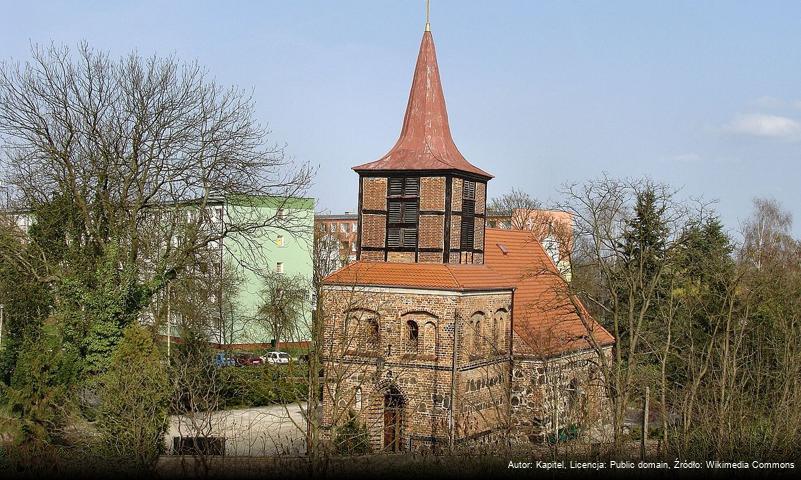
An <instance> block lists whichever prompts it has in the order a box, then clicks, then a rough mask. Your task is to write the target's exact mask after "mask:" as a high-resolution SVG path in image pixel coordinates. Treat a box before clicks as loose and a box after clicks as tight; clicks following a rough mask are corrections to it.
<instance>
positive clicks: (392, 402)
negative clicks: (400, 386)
mask: <svg viewBox="0 0 801 480" xmlns="http://www.w3.org/2000/svg"><path fill="white" fill-rule="evenodd" d="M403 406H404V402H403V395H401V393H400V392H399V391H398V390H397V389H396V388H395V387H390V389H389V390H387V393H386V395H384V451H385V452H399V451H401V448H402V446H403V442H402V441H401V437H402V433H403Z"/></svg>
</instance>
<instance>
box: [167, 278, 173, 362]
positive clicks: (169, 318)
mask: <svg viewBox="0 0 801 480" xmlns="http://www.w3.org/2000/svg"><path fill="white" fill-rule="evenodd" d="M171 327H172V315H171V312H170V284H169V283H168V284H167V366H168V367H169V366H170V343H171V342H172V329H171Z"/></svg>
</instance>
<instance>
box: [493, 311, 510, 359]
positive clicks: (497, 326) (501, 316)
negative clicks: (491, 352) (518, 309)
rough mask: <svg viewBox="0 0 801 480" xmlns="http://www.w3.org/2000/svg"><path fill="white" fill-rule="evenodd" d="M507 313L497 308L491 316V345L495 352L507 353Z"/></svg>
mask: <svg viewBox="0 0 801 480" xmlns="http://www.w3.org/2000/svg"><path fill="white" fill-rule="evenodd" d="M508 318H509V312H507V311H506V309H504V308H499V309H498V311H496V312H495V315H493V316H492V345H493V348H494V349H495V350H496V351H497V352H506V351H507V348H508V346H507V338H506V337H507V335H506V325H507V324H508Z"/></svg>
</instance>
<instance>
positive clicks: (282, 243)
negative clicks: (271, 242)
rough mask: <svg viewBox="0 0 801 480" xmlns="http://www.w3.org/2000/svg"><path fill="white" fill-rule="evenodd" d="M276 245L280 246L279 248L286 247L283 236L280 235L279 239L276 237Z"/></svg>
mask: <svg viewBox="0 0 801 480" xmlns="http://www.w3.org/2000/svg"><path fill="white" fill-rule="evenodd" d="M275 244H276V245H278V246H279V247H283V246H284V236H283V235H278V237H276V239H275Z"/></svg>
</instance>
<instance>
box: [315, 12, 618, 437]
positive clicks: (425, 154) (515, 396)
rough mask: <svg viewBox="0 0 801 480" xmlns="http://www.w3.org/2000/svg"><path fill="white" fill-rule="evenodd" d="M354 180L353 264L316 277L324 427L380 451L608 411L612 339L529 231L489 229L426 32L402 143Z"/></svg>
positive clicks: (547, 430) (575, 427)
mask: <svg viewBox="0 0 801 480" xmlns="http://www.w3.org/2000/svg"><path fill="white" fill-rule="evenodd" d="M353 170H354V171H356V173H358V176H359V180H358V181H359V199H358V212H357V213H358V223H357V240H356V242H357V244H356V248H357V252H356V255H357V261H355V262H353V263H351V264H349V265H347V266H346V267H344V268H342V269H340V270H338V271H336V272H334V273H332V274H331V275H329V276H328V277H327V278H326V279H325V280H324V282H323V289H322V296H321V301H322V317H321V318H322V320H323V341H322V345H321V350H322V352H321V353H322V357H323V366H324V371H325V381H324V383H323V392H322V395H323V412H322V426H323V429H324V431H325V432H327V435H328V437H329V438H331V439H334V440H335V439H336V437H337V434H338V433H337V432H338V431H339V429H340V427H342V426H343V425H346V424H348V423H350V424H352V423H353V422H356V423H358V424H360V425H361V427H360V428H362V429H364V430H365V431H366V433H367V435H366V436H367V437H369V443H370V446H371V448H372V450H373V451H410V450H413V451H441V450H442V449H445V448H449V447H453V446H459V445H463V444H466V443H470V442H479V443H491V442H496V441H504V442H506V441H508V442H542V441H546V440H547V439H548V437H549V436H551V435H556V436H557V437H558V436H559V435H562V434H564V432H566V431H567V430H571V431H581V430H582V429H586V428H587V427H588V426H591V425H592V424H593V422H597V420H598V417H599V416H600V415H602V414H603V411H604V408H605V407H604V404H605V402H604V398H605V394H604V388H603V383H602V381H603V379H602V376H601V374H600V372H601V370H600V369H599V368H598V363H599V359H600V358H601V356H608V355H610V351H611V348H612V346H613V344H614V339H613V337H612V336H611V335H610V334H609V333H608V332H607V331H606V330H604V329H603V328H602V327H601V326H600V325H599V324H598V323H596V322H595V321H594V320H593V319H592V318H591V317H590V316H589V314H588V313H587V312H586V310H585V309H584V307H583V306H582V305H581V303H580V302H579V301H578V300H576V298H575V297H573V296H571V295H570V294H569V291H568V288H567V287H568V284H567V283H566V282H565V280H564V278H563V276H562V275H561V274H560V272H559V270H558V269H557V267H556V266H555V265H554V263H553V260H552V259H551V258H550V257H549V255H548V254H547V253H546V252H545V250H544V249H543V247H542V245H541V244H540V242H539V241H537V240H536V239H535V238H533V237H532V234H531V232H527V231H511V230H501V229H491V228H486V208H487V188H488V182H489V181H490V180H491V179H492V178H493V177H492V175H491V174H490V173H488V172H487V171H486V170H484V169H482V168H479V167H476V166H475V165H473V164H471V163H470V162H468V161H467V160H466V159H465V157H464V156H463V155H462V154H461V152H460V151H459V149H458V148H457V147H456V144H455V143H454V141H453V139H452V137H451V132H450V127H449V123H448V113H447V111H446V107H445V97H444V95H443V91H442V85H441V83H440V75H439V68H438V66H437V58H436V53H435V50H434V40H433V37H432V34H431V31H430V28H429V25H428V23H427V24H426V30H425V32H424V33H423V39H422V43H421V45H420V52H419V55H418V57H417V64H416V67H415V71H414V77H413V80H412V87H411V92H410V94H409V101H408V105H407V107H406V114H405V116H404V119H403V126H402V128H401V133H400V138H399V139H398V141H397V143H396V144H395V146H393V147H392V149H391V150H390V151H389V152H388V153H387V154H386V155H384V156H383V157H381V158H379V159H378V160H376V161H373V162H370V163H365V164H362V165H358V166H356V167H354V168H353Z"/></svg>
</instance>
